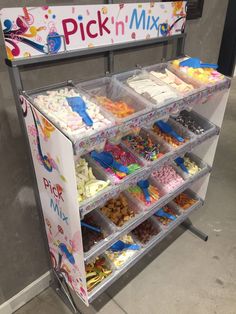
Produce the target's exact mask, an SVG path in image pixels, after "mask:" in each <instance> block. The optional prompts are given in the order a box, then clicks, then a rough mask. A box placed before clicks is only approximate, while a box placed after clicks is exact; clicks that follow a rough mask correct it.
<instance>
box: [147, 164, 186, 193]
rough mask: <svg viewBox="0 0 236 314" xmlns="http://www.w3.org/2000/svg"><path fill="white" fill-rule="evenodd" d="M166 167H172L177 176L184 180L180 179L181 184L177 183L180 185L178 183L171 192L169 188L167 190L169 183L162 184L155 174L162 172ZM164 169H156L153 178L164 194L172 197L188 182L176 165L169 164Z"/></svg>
mask: <svg viewBox="0 0 236 314" xmlns="http://www.w3.org/2000/svg"><path fill="white" fill-rule="evenodd" d="M165 166H169V167H171V168H172V169H173V170H174V171H175V172H176V173H177V175H179V176H180V177H181V178H182V180H181V179H179V182H177V183H178V184H177V183H176V184H177V185H176V186H175V187H174V188H172V189H171V190H168V188H167V187H168V185H169V184H167V183H166V184H164V183H163V182H161V181H160V180H159V179H158V178H157V177H156V176H155V175H154V173H155V172H156V171H160V170H161V169H162V167H165ZM162 167H159V168H158V169H156V170H155V171H153V173H152V175H151V177H152V178H153V180H154V181H156V183H157V185H159V186H161V187H162V190H163V191H164V194H169V195H171V194H173V193H174V192H175V191H176V190H177V189H179V188H180V187H181V186H182V185H183V184H184V183H185V182H186V180H185V179H184V177H183V175H182V173H181V171H180V169H179V167H177V166H176V165H175V164H174V163H168V164H165V165H164V166H162ZM170 182H173V180H172V181H170Z"/></svg>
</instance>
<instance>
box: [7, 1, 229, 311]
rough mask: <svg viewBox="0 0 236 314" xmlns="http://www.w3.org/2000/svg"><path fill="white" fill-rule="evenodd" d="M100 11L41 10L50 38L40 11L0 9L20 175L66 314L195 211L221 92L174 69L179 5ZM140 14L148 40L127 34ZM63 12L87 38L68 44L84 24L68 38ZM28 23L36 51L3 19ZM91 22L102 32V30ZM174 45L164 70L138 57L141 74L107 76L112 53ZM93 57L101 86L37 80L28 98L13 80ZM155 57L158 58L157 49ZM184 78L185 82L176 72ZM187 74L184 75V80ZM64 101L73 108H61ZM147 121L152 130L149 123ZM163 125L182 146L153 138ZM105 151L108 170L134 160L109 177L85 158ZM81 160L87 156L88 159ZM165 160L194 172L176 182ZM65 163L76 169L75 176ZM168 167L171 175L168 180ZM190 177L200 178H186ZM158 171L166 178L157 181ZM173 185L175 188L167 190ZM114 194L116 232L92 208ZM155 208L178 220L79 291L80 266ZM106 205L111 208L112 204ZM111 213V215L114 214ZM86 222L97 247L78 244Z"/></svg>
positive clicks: (223, 88) (224, 95) (213, 143)
mask: <svg viewBox="0 0 236 314" xmlns="http://www.w3.org/2000/svg"><path fill="white" fill-rule="evenodd" d="M111 3H112V1H109V4H108V5H106V6H105V5H89V6H88V5H86V6H83V5H73V7H72V6H63V7H60V6H55V7H54V6H53V7H50V11H49V12H54V15H52V16H51V15H50V14H48V15H47V19H48V23H49V24H48V26H50V25H51V24H53V25H55V27H54V28H53V29H54V30H55V29H57V31H58V33H55V32H54V31H53V32H52V33H49V34H48V29H47V27H45V29H44V28H43V27H42V25H41V22H42V20H45V13H43V12H44V11H43V10H44V8H42V7H38V8H37V7H35V8H33V10H31V9H32V8H9V9H3V10H2V12H1V21H2V25H3V29H4V31H3V33H4V37H5V45H6V48H7V53H8V59H7V60H6V63H7V65H8V66H9V73H10V78H11V83H12V87H13V92H14V96H15V101H16V105H17V111H18V115H19V120H20V123H21V125H22V128H23V130H24V132H25V136H26V139H27V141H28V144H29V145H28V146H29V151H30V158H31V161H32V172H33V173H34V174H35V179H36V180H35V186H34V188H35V191H36V196H37V204H38V209H39V214H40V217H41V218H42V226H43V227H44V229H45V242H46V243H47V244H48V251H49V256H50V258H51V269H52V274H54V276H53V278H54V281H55V285H56V291H57V292H58V293H59V295H60V296H62V298H63V300H64V301H65V302H66V303H67V305H68V306H70V308H71V309H72V311H73V312H74V313H78V312H79V309H80V307H81V306H82V305H83V303H84V304H86V305H87V306H89V305H90V303H91V302H92V301H93V300H94V299H96V298H97V297H98V296H99V295H100V294H101V293H102V292H104V291H105V290H106V289H107V288H108V287H109V286H110V285H111V284H113V283H114V282H115V281H116V280H117V279H118V278H119V277H121V276H122V275H123V274H125V273H126V272H127V271H128V270H129V268H130V267H132V266H133V265H134V264H136V263H137V262H138V261H139V260H140V259H141V258H142V257H143V256H144V255H145V254H146V253H147V252H149V251H150V250H151V249H152V248H153V247H154V246H155V245H157V244H158V243H159V242H160V241H162V240H163V239H164V238H165V237H166V236H167V235H168V234H169V233H170V232H172V231H173V230H174V229H175V228H176V227H177V226H178V225H180V224H183V223H184V222H186V219H187V218H188V217H189V215H190V214H191V213H192V211H194V210H195V209H197V208H199V207H201V206H202V205H203V203H204V200H205V197H206V192H207V187H208V183H209V178H210V172H211V169H212V167H213V162H214V156H215V152H216V148H217V143H218V139H219V133H220V128H221V125H222V121H223V117H224V112H225V108H226V104H227V100H228V95H229V87H230V79H229V78H227V77H222V76H221V75H220V74H219V73H218V72H217V71H211V69H208V70H207V73H206V72H204V73H203V75H202V76H200V80H201V77H202V80H206V76H207V75H209V77H210V79H211V81H210V83H209V82H208V83H207V84H206V83H205V82H201V81H200V82H199V73H198V71H195V72H194V71H193V69H192V70H191V69H190V70H191V71H190V72H186V68H182V67H181V65H179V59H178V60H176V58H182V57H183V56H184V39H185V33H184V26H185V19H186V14H185V13H186V3H185V2H181V10H180V11H179V7H178V8H175V2H173V3H168V2H165V3H158V2H157V3H154V2H150V3H143V4H138V7H137V4H135V3H133V4H131V3H130V4H125V3H124V4H122V5H119V4H111ZM150 7H151V11H152V13H153V14H154V15H156V17H155V20H156V18H158V23H159V24H160V29H159V28H158V30H157V29H156V27H157V25H155V24H154V25H153V29H150V30H149V33H150V35H148V36H150V38H147V37H146V36H147V31H146V30H145V31H144V30H143V29H141V28H140V27H139V25H134V24H135V23H134V21H135V19H137V16H136V15H135V14H138V13H137V12H138V11H137V10H139V9H140V10H141V8H142V10H143V11H142V12H144V13H145V14H149V13H148V12H150ZM71 12H72V13H71ZM73 12H75V16H77V17H78V16H79V17H83V15H84V16H86V18H88V19H91V21H88V22H87V23H88V24H87V27H84V30H85V29H86V32H87V33H88V34H86V36H88V38H89V41H88V40H87V39H86V38H85V39H84V40H83V41H81V40H78V36H75V34H74V33H76V32H79V30H81V34H80V35H79V36H81V35H82V36H83V34H82V33H83V32H82V29H83V25H84V24H83V23H84V21H83V22H79V23H80V24H79V26H80V27H78V28H76V27H75V28H74V29H73V30H71V31H69V30H68V29H70V26H68V24H67V23H73V25H77V24H78V21H77V19H76V20H73V22H68V17H69V18H70V21H71V19H72V16H73V14H74V13H73ZM88 12H89V14H88ZM113 12H119V14H118V15H117V17H114V16H113ZM176 12H177V13H176ZM56 13H58V14H56ZM144 13H142V14H144ZM88 16H89V17H88ZM31 17H32V18H33V20H34V26H35V28H37V29H38V30H40V36H38V37H37V36H36V37H35V38H34V39H33V40H35V41H36V42H37V40H39V39H37V38H40V42H37V43H36V42H31V39H29V38H28V34H26V36H27V39H26V38H25V37H24V36H23V35H22V37H21V40H18V37H17V38H16V36H15V29H13V28H12V26H10V25H9V24H10V21H13V25H14V27H18V26H19V20H20V21H22V20H24V21H25V23H24V25H25V26H26V28H27V27H28V26H29V25H31V24H29V23H30V22H31ZM127 18H128V19H129V21H131V24H130V27H129V28H127V25H128V24H129V23H128V24H127V23H126V22H124V21H126V20H127ZM97 19H98V21H99V22H98V23H97V24H96V25H97V26H99V25H100V27H101V26H102V29H100V32H98V33H96V34H97V37H98V38H96V39H95V40H94V43H91V42H90V40H91V36H89V34H90V35H91V29H90V26H91V24H94V20H97ZM103 19H104V21H107V22H106V23H107V24H106V23H105V22H104V23H105V24H103V23H102V21H103ZM106 19H107V20H106ZM116 19H118V20H117V23H118V24H117V25H116V27H114V25H113V26H112V25H110V24H111V21H113V20H114V21H115V23H116ZM153 20H154V17H153ZM80 21H82V19H81V20H80ZM132 21H133V22H132ZM91 22H92V23H91ZM45 23H46V22H45ZM74 23H77V24H74ZM120 23H123V24H124V28H125V34H123V35H122V36H117V32H120V30H119V27H120ZM123 24H122V25H123ZM62 25H63V27H62ZM96 25H95V24H94V25H93V26H94V27H95V26H96ZM105 25H107V27H109V28H110V29H111V31H110V33H109V34H108V33H106V31H105V30H106V27H105ZM8 26H9V27H8ZM173 26H175V27H173ZM50 27H51V26H50ZM103 27H104V29H103ZM19 30H22V28H20V29H19ZM29 31H30V27H29ZM26 32H27V31H26ZM72 33H73V34H72ZM99 34H100V35H99ZM101 34H102V35H101ZM77 35H78V34H77ZM84 35H85V34H84ZM30 38H31V37H30ZM175 42H176V44H177V48H176V51H175V49H173V54H172V57H171V58H170V59H171V60H170V61H168V62H167V61H166V62H164V63H161V64H153V65H151V66H145V63H146V64H148V63H150V60H146V61H145V60H143V62H144V64H143V66H141V67H140V66H139V67H138V68H135V69H132V70H130V71H125V72H122V73H115V71H114V68H115V66H114V63H115V58H114V52H117V53H119V52H120V51H124V50H126V49H128V48H138V47H146V46H148V45H154V44H165V43H175ZM11 43H13V46H14V47H15V45H19V49H13V50H12V47H11V46H9V45H11ZM29 43H30V44H29ZM28 44H29V46H28ZM17 47H18V46H17ZM16 53H17V55H15V54H16ZM98 54H103V55H104V56H107V57H108V58H107V61H108V73H106V74H105V69H104V77H99V78H97V79H95V80H90V81H83V77H81V76H80V75H79V73H78V78H76V79H75V83H74V82H73V81H71V80H70V79H71V78H70V77H69V73H68V81H66V82H63V83H58V84H54V85H48V86H45V85H46V84H43V82H40V86H45V87H42V88H37V89H34V90H30V91H27V90H26V89H25V84H24V80H23V78H22V71H23V70H25V69H26V68H27V69H28V68H30V69H31V71H34V70H35V68H37V66H40V67H42V68H47V66H48V65H50V66H51V65H52V66H53V65H54V66H57V65H58V63H57V62H59V61H62V60H63V61H67V62H75V60H76V59H79V58H80V57H82V56H88V55H89V56H93V57H94V56H97V55H98ZM163 59H164V60H166V57H165V56H164V51H163ZM174 59H175V61H174V62H172V60H174ZM153 63H154V62H153ZM32 66H34V67H32ZM47 71H48V69H47ZM181 71H182V72H181ZM184 71H185V72H186V73H184V74H183V72H184ZM193 72H194V73H195V77H192V76H194V75H193V74H192V73H193ZM201 73H202V72H201ZM204 75H205V76H204ZM196 77H197V79H198V81H196ZM81 81H82V82H81ZM77 82H79V83H77ZM140 82H141V83H140ZM75 98H76V102H73V101H75ZM117 108H119V110H118V109H117ZM91 117H92V119H91ZM91 120H92V121H91ZM158 120H163V121H162V122H160V121H159V122H158V123H155V122H156V121H158ZM164 122H167V123H168V125H169V126H171V127H172V128H173V129H174V131H175V132H177V133H178V134H177V135H179V137H183V138H182V139H179V140H178V142H179V143H177V144H176V142H175V141H173V138H174V139H175V140H176V137H175V136H172V138H170V136H169V131H163V130H162V129H161V127H160V123H162V125H165V123H164ZM158 128H159V129H158ZM163 133H164V134H163ZM135 136H138V137H139V140H140V138H141V140H140V141H142V140H143V138H144V142H145V141H146V142H147V139H148V140H150V139H151V142H152V143H154V144H155V145H153V144H152V146H151V147H150V145H149V146H148V147H147V146H145V147H147V149H146V148H145V149H144V147H143V146H142V145H141V153H140V146H139V145H138V147H137V145H136V144H137V142H135V141H137V139H136V140H134V137H135ZM142 137H143V138H142ZM177 137H178V136H177ZM146 142H145V143H146ZM180 142H181V143H180ZM109 145H110V146H112V145H113V146H114V145H116V146H117V145H119V147H120V149H121V151H122V154H120V155H117V156H113V158H114V159H116V158H117V159H118V161H119V158H120V160H121V159H122V157H124V155H129V156H132V158H133V160H135V163H134V162H133V161H132V162H131V163H130V164H129V163H128V160H127V159H128V158H127V159H126V160H125V161H124V164H123V162H121V161H120V162H121V163H122V166H124V165H125V163H127V164H128V166H130V165H131V166H132V165H133V166H135V167H134V168H130V169H131V170H130V169H128V171H127V170H126V171H127V172H125V171H124V172H123V174H121V173H120V172H119V173H118V175H117V172H116V171H114V168H113V163H112V165H110V168H109V169H104V168H106V166H107V164H106V165H105V166H104V163H103V166H101V164H102V163H101V164H99V163H98V162H97V161H95V160H94V159H93V155H94V154H95V155H94V156H96V153H98V152H102V151H104V150H105V151H106V147H107V146H109ZM145 145H146V144H145ZM149 148H152V149H154V150H155V156H154V157H155V158H154V157H152V158H151V157H150V155H148V158H147V155H146V154H148V153H150V151H149V150H148V149H149ZM142 149H143V151H142ZM92 151H96V152H93V153H91V152H92ZM151 153H153V150H151ZM106 156H107V155H106ZM177 157H183V159H181V158H180V160H184V162H185V163H186V165H188V164H189V163H190V161H189V158H190V160H191V162H193V164H194V163H195V165H194V166H189V167H190V169H192V170H191V171H193V173H194V174H192V175H190V172H188V171H187V172H186V173H187V174H186V173H183V171H184V170H183V167H182V170H183V171H182V170H181V169H180V168H181V167H180V166H177V163H178V160H177V161H175V159H176V158H177ZM95 159H96V158H95ZM130 159H131V157H130ZM113 162H114V160H113ZM116 162H117V161H116ZM77 163H78V164H77ZM105 163H106V162H105ZM84 165H85V166H84ZM182 165H183V164H182ZM77 166H78V168H79V167H81V168H79V170H78V168H77ZM128 166H127V168H128ZM103 167H104V168H103ZM186 167H187V166H186ZM170 168H172V170H174V172H176V175H173V172H172V171H171V170H170ZM196 168H197V169H198V168H200V170H199V169H198V171H197V172H194V171H195V170H196ZM123 169H124V168H123ZM163 169H167V170H165V171H167V175H166V173H165V171H164V170H163ZM194 169H195V170H194ZM109 170H110V172H109ZM162 171H163V172H162ZM163 173H165V175H163ZM168 173H169V175H168ZM170 173H172V182H169V183H166V181H165V179H166V177H168V176H170V177H171V175H170ZM124 174H125V175H124ZM173 178H175V179H173ZM142 179H149V181H150V184H151V188H153V189H154V191H156V192H155V193H156V194H155V193H154V194H155V195H154V196H155V197H153V199H154V200H152V203H151V205H149V206H147V205H146V203H145V202H143V203H142V197H143V195H142V197H140V195H139V196H138V194H135V193H137V190H135V188H136V184H137V183H138V182H139V181H140V180H142ZM86 180H87V181H86ZM158 180H159V181H158ZM99 181H100V182H99ZM167 181H168V180H167ZM85 182H89V184H90V186H91V188H90V189H86V188H87V186H85V185H86V184H87V183H86V184H85ZM98 182H99V184H98ZM161 182H162V183H161ZM176 182H181V184H179V185H178V186H177V183H176ZM168 184H170V186H171V187H173V186H175V184H176V186H175V187H174V189H173V190H171V192H169V193H168V192H167V191H170V186H168ZM152 185H153V186H152ZM138 187H139V186H138ZM102 188H103V189H102ZM132 189H133V190H132ZM165 189H166V190H165ZM190 189H191V190H190ZM94 191H95V192H94ZM135 191H136V192H135ZM157 191H158V193H157ZM184 191H188V194H189V195H190V196H192V198H193V199H196V200H197V201H196V202H195V203H194V204H193V205H191V206H190V207H189V208H188V209H187V210H181V209H180V208H179V207H178V206H177V205H176V203H174V199H175V198H176V197H177V196H179V194H180V193H182V192H184ZM120 193H122V195H125V196H127V203H126V207H125V206H124V207H123V209H124V212H126V210H127V212H126V214H125V213H122V215H124V217H123V220H124V221H123V222H121V223H123V224H122V225H119V224H118V225H115V222H114V221H113V220H112V219H109V218H108V217H109V215H108V216H105V214H107V213H109V211H107V212H106V210H105V209H104V207H105V205H106V204H107V202H109V201H111V202H118V203H119V200H118V196H120ZM132 193H133V194H132ZM136 196H137V198H136V199H135V197H136ZM81 200H82V201H81ZM117 200H118V201H117ZM113 204H114V203H113ZM127 204H128V205H127ZM144 204H145V205H144ZM133 205H134V206H133ZM166 205H168V206H170V208H173V210H174V211H176V212H178V213H181V214H180V215H179V216H178V215H177V216H178V217H177V216H175V217H177V219H175V220H174V221H173V222H171V223H170V224H169V225H168V226H162V225H161V222H162V221H161V220H160V217H158V222H157V224H158V226H159V227H158V228H159V230H160V232H159V233H158V235H156V236H154V237H152V239H151V240H150V241H149V242H148V243H147V244H146V245H143V246H142V245H141V247H142V248H141V249H140V250H139V251H137V253H136V254H134V255H133V257H132V258H130V259H129V260H128V261H127V262H126V263H125V264H124V265H123V266H122V267H121V268H119V269H116V270H114V269H113V268H112V266H111V268H112V269H111V270H112V272H111V274H110V270H109V269H105V268H103V267H104V264H103V262H102V263H100V264H99V263H98V265H97V267H98V269H100V271H101V273H99V274H100V275H101V274H102V278H103V280H102V281H101V282H100V283H99V284H97V285H95V286H94V287H93V289H92V290H91V286H89V285H88V283H87V279H88V278H87V277H89V278H91V277H90V275H91V276H93V275H94V274H88V273H86V271H87V272H89V270H88V269H90V270H91V267H92V266H90V268H86V267H88V263H89V264H90V265H92V263H96V261H99V256H105V252H106V250H108V249H110V247H111V246H113V245H114V244H116V242H117V240H119V239H120V238H121V237H122V236H124V235H128V234H129V233H132V232H133V233H135V231H134V229H135V230H136V228H137V227H139V228H140V227H142V225H143V223H144V224H145V222H146V223H147V222H148V221H153V220H154V216H153V215H154V214H155V212H156V211H157V210H160V209H161V208H162V207H163V206H166ZM111 206H113V205H112V204H111ZM117 206H120V203H119V205H117ZM128 207H130V208H131V209H132V210H133V212H132V210H130V212H132V213H131V214H130V215H128V214H127V213H128V209H129V208H128ZM133 207H134V208H133ZM109 210H110V209H109ZM104 211H105V212H104ZM116 214H119V213H118V210H117V209H116ZM91 217H93V219H95V224H94V226H92V227H93V231H94V232H99V233H101V234H102V231H103V230H102V229H103V227H104V230H105V231H104V234H102V236H101V234H100V235H99V237H98V238H99V240H98V241H97V242H96V240H94V239H93V238H91V239H92V240H91V241H92V243H93V245H91V243H90V242H88V244H87V243H85V242H83V240H85V238H83V233H84V228H88V224H87V227H86V226H85V225H86V221H89V218H91ZM94 217H95V218H94ZM110 218H111V217H110ZM128 219H130V220H128ZM156 220H157V219H156ZM98 221H100V222H101V226H100V227H98V228H97V227H96V226H95V225H96V223H97V222H98ZM160 221H161V222H160ZM119 223H120V222H119ZM185 226H186V224H185ZM90 227H91V225H90ZM187 229H188V230H189V231H191V232H193V233H195V234H197V235H198V236H199V238H202V239H204V240H206V239H207V236H206V235H205V234H204V233H203V232H201V231H200V230H198V229H197V228H195V227H194V226H193V225H188V226H187ZM90 230H91V229H90ZM85 234H88V232H85ZM86 239H87V238H86ZM88 239H89V236H88ZM88 239H87V240H88ZM93 241H94V242H93ZM83 243H84V244H83ZM100 262H101V261H100ZM92 273H93V272H92ZM109 274H110V275H109ZM98 277H99V276H98ZM105 277H106V278H105ZM95 279H99V280H100V279H101V278H100V277H99V278H95ZM95 281H96V280H95ZM90 282H91V279H90ZM96 283H97V282H96ZM92 284H93V278H92Z"/></svg>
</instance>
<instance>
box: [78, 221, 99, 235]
mask: <svg viewBox="0 0 236 314" xmlns="http://www.w3.org/2000/svg"><path fill="white" fill-rule="evenodd" d="M81 226H82V227H85V228H88V229H90V230H92V231H95V232H98V233H101V229H100V228H97V227H94V226H91V225H89V224H87V223H86V222H83V221H81Z"/></svg>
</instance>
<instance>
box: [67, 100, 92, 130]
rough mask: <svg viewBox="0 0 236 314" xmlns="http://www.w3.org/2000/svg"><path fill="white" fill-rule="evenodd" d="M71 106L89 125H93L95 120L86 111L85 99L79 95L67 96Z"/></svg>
mask: <svg viewBox="0 0 236 314" xmlns="http://www.w3.org/2000/svg"><path fill="white" fill-rule="evenodd" d="M66 100H67V102H68V104H69V106H70V107H71V108H72V110H73V111H75V112H77V113H78V114H79V115H80V116H81V118H82V119H83V121H84V123H85V124H86V125H87V126H93V120H92V119H91V118H90V116H89V115H88V113H87V111H86V109H87V108H86V104H85V102H84V100H83V99H82V98H81V97H79V96H77V97H67V98H66Z"/></svg>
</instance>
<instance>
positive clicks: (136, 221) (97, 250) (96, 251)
mask: <svg viewBox="0 0 236 314" xmlns="http://www.w3.org/2000/svg"><path fill="white" fill-rule="evenodd" d="M210 171H211V168H210V167H209V166H206V167H205V168H203V169H202V170H201V171H199V172H198V173H197V174H196V175H193V176H191V177H189V178H188V179H187V180H186V181H185V182H184V183H183V184H182V185H181V186H180V187H178V188H177V189H176V190H174V191H173V192H171V193H170V194H167V195H164V196H163V197H162V198H160V200H159V201H158V202H157V203H156V204H155V206H153V207H151V208H150V210H148V211H146V212H141V213H140V214H139V215H137V217H134V218H133V219H132V220H131V221H130V223H127V224H125V225H124V227H122V228H119V230H117V231H115V232H114V233H113V234H112V235H110V236H109V237H108V238H106V239H105V240H104V241H102V242H101V243H98V244H97V245H95V246H94V247H93V248H92V249H91V250H90V251H89V252H87V253H85V254H84V260H85V262H86V263H87V262H89V261H90V260H92V259H93V258H94V257H96V256H98V255H100V254H102V253H103V252H104V251H105V250H106V249H108V248H109V247H110V246H111V245H112V244H113V243H115V242H116V241H117V240H118V239H119V238H120V237H122V236H123V235H125V234H127V233H129V232H130V231H131V230H133V229H134V228H136V227H137V226H138V225H140V224H141V223H142V222H143V221H145V220H146V219H148V218H149V217H151V216H152V215H153V214H154V213H155V212H156V211H157V210H158V209H159V208H161V207H163V206H165V205H166V204H167V203H169V202H170V201H171V200H173V199H174V198H175V197H176V196H177V195H178V194H180V193H181V192H183V191H184V190H186V189H188V188H189V187H190V186H191V184H192V183H193V182H195V181H197V180H199V179H200V178H202V177H203V176H205V175H206V174H208V173H209V172H210Z"/></svg>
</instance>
